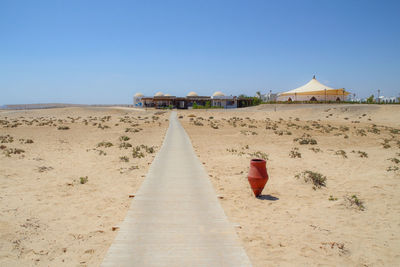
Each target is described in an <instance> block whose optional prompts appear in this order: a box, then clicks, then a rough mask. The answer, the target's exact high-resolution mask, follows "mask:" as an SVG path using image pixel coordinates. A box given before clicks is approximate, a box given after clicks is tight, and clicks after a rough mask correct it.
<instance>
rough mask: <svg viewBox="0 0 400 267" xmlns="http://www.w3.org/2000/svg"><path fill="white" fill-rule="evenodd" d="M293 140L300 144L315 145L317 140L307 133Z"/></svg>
mask: <svg viewBox="0 0 400 267" xmlns="http://www.w3.org/2000/svg"><path fill="white" fill-rule="evenodd" d="M293 141H294V142H299V144H300V145H316V144H317V141H316V140H315V139H313V138H311V135H309V134H303V135H302V136H301V137H299V138H295V139H293Z"/></svg>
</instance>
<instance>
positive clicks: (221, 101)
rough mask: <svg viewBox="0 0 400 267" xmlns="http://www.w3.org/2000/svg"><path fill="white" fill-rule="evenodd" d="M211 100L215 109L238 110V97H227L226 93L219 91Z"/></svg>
mask: <svg viewBox="0 0 400 267" xmlns="http://www.w3.org/2000/svg"><path fill="white" fill-rule="evenodd" d="M211 99H212V102H211V103H212V104H211V105H212V106H214V107H223V108H237V97H236V96H226V95H225V94H224V93H222V92H220V91H217V92H215V93H214V94H213V95H212V97H211Z"/></svg>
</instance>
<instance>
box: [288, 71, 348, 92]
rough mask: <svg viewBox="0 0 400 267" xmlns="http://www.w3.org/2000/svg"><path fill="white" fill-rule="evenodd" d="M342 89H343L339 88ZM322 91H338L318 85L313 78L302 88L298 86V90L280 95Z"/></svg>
mask: <svg viewBox="0 0 400 267" xmlns="http://www.w3.org/2000/svg"><path fill="white" fill-rule="evenodd" d="M340 89H343V88H340ZM324 90H338V89H333V88H332V87H329V86H327V85H325V84H322V83H320V82H319V81H317V79H316V78H315V75H314V77H313V78H312V79H311V81H309V82H308V83H306V84H305V85H303V86H300V87H299V88H296V89H293V90H290V91H287V92H284V93H282V94H281V95H288V94H295V93H296V94H304V93H307V92H310V93H311V92H315V91H324Z"/></svg>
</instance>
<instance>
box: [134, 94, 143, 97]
mask: <svg viewBox="0 0 400 267" xmlns="http://www.w3.org/2000/svg"><path fill="white" fill-rule="evenodd" d="M142 96H143V94H142V93H136V94H135V97H142Z"/></svg>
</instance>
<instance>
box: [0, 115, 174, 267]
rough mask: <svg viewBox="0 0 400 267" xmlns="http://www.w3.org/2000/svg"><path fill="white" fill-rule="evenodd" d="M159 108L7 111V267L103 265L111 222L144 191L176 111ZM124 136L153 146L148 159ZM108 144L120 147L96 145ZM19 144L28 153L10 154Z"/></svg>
mask: <svg viewBox="0 0 400 267" xmlns="http://www.w3.org/2000/svg"><path fill="white" fill-rule="evenodd" d="M156 112H159V111H154V110H153V111H148V112H146V111H137V110H132V109H129V108H60V109H45V110H30V111H0V136H3V137H4V136H7V135H10V136H11V137H12V138H13V142H8V141H9V140H8V137H6V138H3V141H4V143H1V140H0V148H1V149H0V266H35V265H37V266H98V265H99V264H100V263H101V261H102V260H103V258H104V256H105V253H106V251H107V249H108V247H109V246H110V245H111V243H112V242H113V239H114V237H115V235H116V231H112V227H113V226H116V225H118V223H120V222H121V221H122V220H123V219H124V217H125V215H126V212H127V209H128V207H129V205H130V202H131V199H130V198H129V194H132V193H135V191H136V190H137V189H138V188H139V186H140V184H141V182H142V181H143V179H144V176H145V174H146V173H147V170H148V166H149V164H150V163H151V161H152V160H153V158H154V156H155V153H156V152H157V151H158V149H159V148H160V146H161V144H162V140H163V137H164V134H165V132H166V129H167V127H168V118H169V113H164V114H161V115H160V114H155V113H156ZM106 116H111V117H110V119H107V117H106ZM139 116H140V117H141V118H139ZM153 116H157V117H158V118H156V117H154V119H153ZM102 118H103V121H102ZM59 120H60V121H59ZM85 120H86V121H87V125H85ZM121 120H122V121H121ZM49 121H53V123H49ZM99 123H100V124H101V126H104V125H106V126H108V127H109V128H104V129H102V128H98V127H99ZM94 124H96V125H94ZM117 124H118V125H117ZM136 124H137V125H136ZM15 125H16V126H17V127H12V126H15ZM40 125H42V126H40ZM53 125H57V126H53ZM59 126H68V127H69V128H70V129H69V130H58V127H59ZM126 128H132V129H142V130H140V131H138V132H125V129H126ZM121 136H128V137H129V138H130V140H128V141H126V142H127V143H130V144H131V145H132V146H133V147H136V146H140V145H146V146H147V150H148V151H147V152H146V148H143V147H142V148H141V149H140V152H143V154H144V158H133V156H132V150H133V148H132V147H129V148H127V149H124V148H119V145H120V144H121V141H120V140H119V138H120V137H121ZM28 139H31V140H32V141H33V143H26V140H28ZM103 141H105V142H111V143H112V144H113V146H111V147H104V146H102V147H97V146H98V144H99V143H100V142H103ZM1 146H3V147H1ZM150 147H153V148H154V152H153V153H151V152H152V151H151V149H150ZM14 148H18V149H22V150H24V152H23V153H21V154H12V153H11V154H9V152H13V151H11V150H10V149H14ZM101 151H103V152H101ZM140 152H139V153H140ZM100 153H101V154H100ZM104 153H105V154H104ZM7 154H9V156H7ZM122 156H126V157H127V158H128V159H129V162H123V161H121V160H120V157H122ZM86 176H87V178H88V182H87V183H85V184H81V183H80V177H86Z"/></svg>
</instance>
